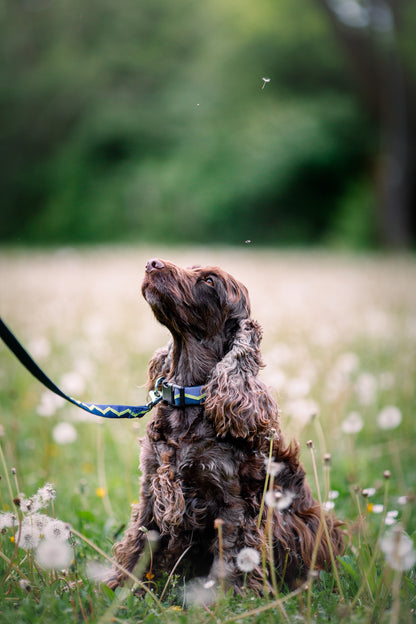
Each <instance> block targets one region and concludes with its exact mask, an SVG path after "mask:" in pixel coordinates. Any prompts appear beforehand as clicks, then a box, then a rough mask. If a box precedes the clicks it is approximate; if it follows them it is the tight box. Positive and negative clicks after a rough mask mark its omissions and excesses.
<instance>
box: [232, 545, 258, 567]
mask: <svg viewBox="0 0 416 624" xmlns="http://www.w3.org/2000/svg"><path fill="white" fill-rule="evenodd" d="M259 563H260V554H259V553H258V552H257V550H255V549H254V548H243V549H242V550H240V552H239V553H238V555H237V567H238V569H239V570H241V572H252V571H253V570H254V568H255V567H257V566H258V565H259Z"/></svg>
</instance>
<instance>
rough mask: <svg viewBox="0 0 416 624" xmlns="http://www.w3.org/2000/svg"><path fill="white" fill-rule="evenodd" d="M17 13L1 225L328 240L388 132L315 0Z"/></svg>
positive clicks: (7, 23)
mask: <svg viewBox="0 0 416 624" xmlns="http://www.w3.org/2000/svg"><path fill="white" fill-rule="evenodd" d="M38 3H39V7H38V6H37V4H38ZM31 8H32V9H33V10H31ZM38 9H39V10H38ZM0 20H1V22H0V27H1V31H2V41H3V56H4V58H3V63H2V65H3V72H2V78H1V79H0V107H1V111H2V121H3V136H2V148H1V149H2V150H3V151H2V154H1V168H0V176H1V184H2V194H3V217H2V226H1V230H0V239H2V240H11V239H14V240H24V241H32V242H41V243H45V242H68V241H79V242H85V241H106V240H107V241H108V240H112V241H114V240H155V239H157V240H163V241H168V242H169V241H182V240H187V241H196V242H198V241H200V242H211V241H212V240H215V241H219V242H224V241H225V242H241V241H242V240H245V239H247V238H250V239H253V240H254V239H255V240H256V242H259V243H261V242H263V243H274V242H283V243H284V242H287V243H291V242H292V243H293V242H308V241H309V242H310V241H322V240H324V238H325V233H326V232H327V231H328V228H330V227H331V226H333V224H334V223H337V220H336V218H334V206H336V205H337V204H338V200H339V198H340V197H342V196H343V195H344V192H348V190H349V188H350V187H351V184H352V183H353V182H352V181H353V180H354V179H355V177H356V176H357V174H358V173H359V172H360V171H361V170H362V168H363V164H364V162H365V161H366V160H367V157H368V154H369V153H370V151H371V149H372V145H371V142H372V139H371V127H370V126H369V122H368V120H367V119H366V118H365V117H364V116H363V114H362V112H361V111H360V109H359V108H358V106H357V103H356V102H355V100H354V97H353V96H352V95H351V92H350V85H349V79H348V75H347V72H346V70H345V67H344V65H343V61H342V57H341V55H340V52H339V51H338V50H337V47H336V45H335V42H334V40H333V37H332V35H331V33H330V31H329V27H328V24H327V23H326V21H325V18H324V16H323V14H321V13H320V12H319V10H318V8H317V7H316V6H315V5H314V4H312V3H310V2H309V1H308V0H296V1H293V0H281V1H280V2H273V1H272V0H261V1H259V2H256V3H255V4H253V3H251V2H248V1H245V2H241V3H238V4H232V3H231V4H229V3H223V2H219V1H218V0H209V1H208V2H204V3H196V4H195V3H191V2H189V0H179V1H178V2H174V3H170V2H167V1H166V0H154V2H151V3H141V4H137V2H135V1H134V0H121V1H120V2H117V3H113V2H109V1H108V0H105V1H102V0H101V1H99V0H92V1H91V2H89V3H88V5H87V6H86V5H85V3H84V2H80V1H79V0H70V1H69V0H63V1H61V2H51V3H47V4H46V5H45V6H44V5H43V3H42V2H41V1H40V0H39V2H34V3H27V2H16V3H12V4H10V5H8V6H7V8H5V9H4V11H3V12H2V14H1V16H0ZM16 33H18V34H16ZM263 76H268V77H270V78H271V82H270V83H269V84H267V85H266V87H265V88H264V89H262V88H261V86H262V77H263ZM368 188H369V186H368ZM366 192H367V194H368V193H369V192H370V191H369V190H366ZM363 211H367V206H366V205H364V206H363ZM340 212H341V217H340V219H341V221H342V222H343V218H344V217H343V215H345V212H343V208H342V206H341V208H340ZM343 232H344V230H343V226H342V225H341V229H340V233H341V236H343V235H344V234H343ZM336 233H338V230H336ZM348 236H349V232H348V233H347V234H346V239H347V240H349V239H348Z"/></svg>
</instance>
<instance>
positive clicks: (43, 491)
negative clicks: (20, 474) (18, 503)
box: [37, 483, 56, 503]
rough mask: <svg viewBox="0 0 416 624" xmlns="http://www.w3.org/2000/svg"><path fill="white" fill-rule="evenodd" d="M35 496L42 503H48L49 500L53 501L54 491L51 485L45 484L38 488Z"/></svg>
mask: <svg viewBox="0 0 416 624" xmlns="http://www.w3.org/2000/svg"><path fill="white" fill-rule="evenodd" d="M37 495H38V496H39V497H40V498H41V499H42V500H43V502H44V503H48V502H49V501H51V500H55V498H56V490H55V488H54V487H53V485H52V484H51V483H46V484H45V485H44V486H43V487H41V488H39V490H38V491H37Z"/></svg>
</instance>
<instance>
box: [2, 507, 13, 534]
mask: <svg viewBox="0 0 416 624" xmlns="http://www.w3.org/2000/svg"><path fill="white" fill-rule="evenodd" d="M15 524H16V516H15V515H14V514H12V513H11V512H10V511H6V512H4V513H0V531H5V530H6V529H11V528H12V527H14V525H15Z"/></svg>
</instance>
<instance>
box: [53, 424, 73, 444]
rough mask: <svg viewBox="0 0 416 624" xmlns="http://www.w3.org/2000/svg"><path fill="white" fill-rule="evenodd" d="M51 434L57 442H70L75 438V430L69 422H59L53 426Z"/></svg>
mask: <svg viewBox="0 0 416 624" xmlns="http://www.w3.org/2000/svg"><path fill="white" fill-rule="evenodd" d="M52 436H53V439H54V440H55V442H56V443H57V444H72V442H75V440H76V439H77V430H76V429H75V427H74V426H73V425H71V423H68V422H61V423H59V424H57V425H56V426H55V427H54V428H53V431H52Z"/></svg>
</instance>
